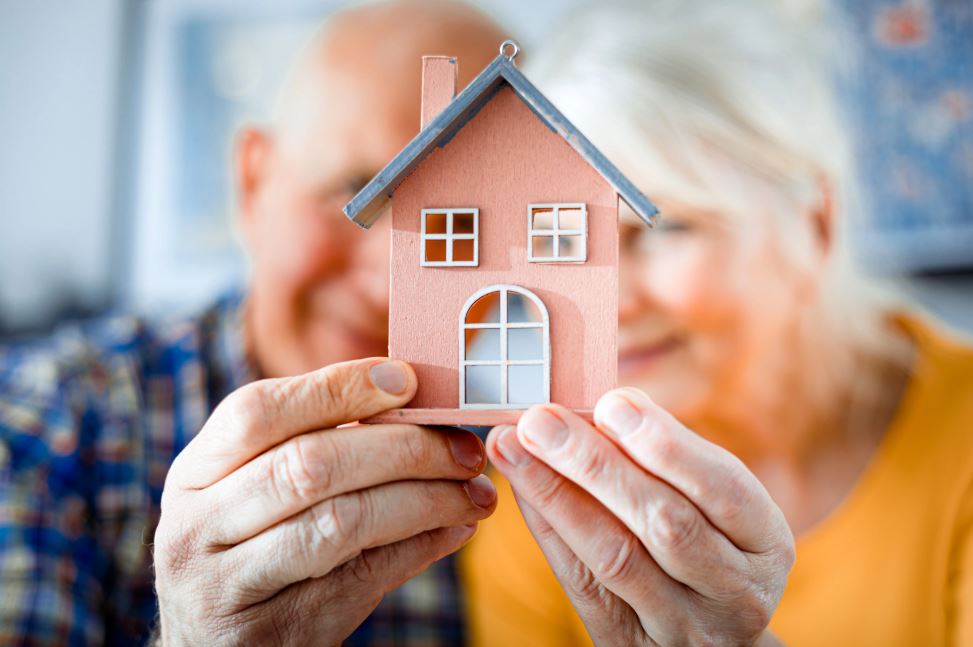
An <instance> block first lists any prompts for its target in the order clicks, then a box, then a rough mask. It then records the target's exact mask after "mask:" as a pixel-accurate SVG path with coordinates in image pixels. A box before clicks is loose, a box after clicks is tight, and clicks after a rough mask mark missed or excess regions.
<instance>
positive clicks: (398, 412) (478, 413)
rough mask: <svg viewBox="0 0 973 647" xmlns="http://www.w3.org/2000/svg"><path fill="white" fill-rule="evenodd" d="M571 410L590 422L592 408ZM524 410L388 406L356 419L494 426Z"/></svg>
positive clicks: (510, 421)
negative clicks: (376, 412)
mask: <svg viewBox="0 0 973 647" xmlns="http://www.w3.org/2000/svg"><path fill="white" fill-rule="evenodd" d="M574 412H575V413H576V414H578V415H579V416H581V417H582V418H584V419H585V420H587V421H588V422H592V421H593V420H594V418H593V414H594V411H593V410H592V409H574ZM523 414H524V409H391V410H389V411H386V412H384V413H380V414H378V415H377V416H372V417H371V418H366V419H365V420H360V421H359V422H361V423H362V424H369V425H371V424H389V423H402V424H410V425H450V426H454V427H458V426H467V427H494V426H496V425H515V424H517V421H518V420H520V416H522V415H523Z"/></svg>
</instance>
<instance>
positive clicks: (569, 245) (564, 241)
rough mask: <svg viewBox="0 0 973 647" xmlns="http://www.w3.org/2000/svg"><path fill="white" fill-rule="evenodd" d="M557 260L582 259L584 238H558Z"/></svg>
mask: <svg viewBox="0 0 973 647" xmlns="http://www.w3.org/2000/svg"><path fill="white" fill-rule="evenodd" d="M557 243H558V250H557V256H558V258H584V255H585V249H584V236H559V237H558V241H557Z"/></svg>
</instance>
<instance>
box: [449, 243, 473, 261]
mask: <svg viewBox="0 0 973 647" xmlns="http://www.w3.org/2000/svg"><path fill="white" fill-rule="evenodd" d="M473 242H474V241H473V240H472V239H464V238H460V239H459V240H455V239H454V240H453V260H454V261H469V262H473Z"/></svg>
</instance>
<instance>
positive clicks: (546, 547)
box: [514, 494, 654, 645]
mask: <svg viewBox="0 0 973 647" xmlns="http://www.w3.org/2000/svg"><path fill="white" fill-rule="evenodd" d="M514 498H515V499H516V500H517V505H518V507H519V508H520V513H521V514H522V515H523V517H524V521H525V522H526V524H527V528H528V529H530V532H531V534H532V535H533V536H534V539H536V540H537V544H538V545H539V546H540V548H541V551H542V552H543V553H544V557H545V558H547V563H548V564H550V566H551V570H553V571H554V575H555V577H557V580H558V582H560V583H561V588H563V589H564V592H565V593H567V595H568V598H569V599H570V600H571V604H573V605H574V608H575V610H576V611H577V612H578V615H579V616H580V617H581V620H582V622H584V626H585V628H586V629H587V630H588V635H589V636H590V637H591V640H592V642H594V643H595V644H596V645H612V644H625V645H638V644H654V643H653V642H652V640H651V638H649V637H648V636H647V635H646V633H645V630H644V629H643V628H642V625H641V623H640V621H639V617H638V614H636V613H635V611H634V610H633V609H632V607H631V606H629V605H628V603H627V602H625V601H624V600H622V599H621V598H619V597H618V596H617V595H615V594H614V593H612V592H611V591H610V590H609V589H607V588H605V586H604V585H603V584H602V583H601V582H600V581H599V580H598V578H597V576H595V574H594V573H593V572H592V571H591V569H590V568H588V566H587V565H586V564H585V563H584V562H583V561H581V560H580V559H579V558H578V556H577V555H575V554H574V552H573V551H572V550H571V548H570V547H569V546H568V545H567V544H566V543H564V540H563V539H561V537H560V535H558V534H557V531H556V530H554V528H552V527H551V525H550V524H549V523H547V520H545V519H544V517H543V516H542V515H541V514H540V513H539V512H537V511H536V510H534V509H533V508H532V507H530V504H529V503H527V501H525V500H524V498H523V497H521V496H520V495H517V494H514ZM638 637H641V640H640V639H639V638H638Z"/></svg>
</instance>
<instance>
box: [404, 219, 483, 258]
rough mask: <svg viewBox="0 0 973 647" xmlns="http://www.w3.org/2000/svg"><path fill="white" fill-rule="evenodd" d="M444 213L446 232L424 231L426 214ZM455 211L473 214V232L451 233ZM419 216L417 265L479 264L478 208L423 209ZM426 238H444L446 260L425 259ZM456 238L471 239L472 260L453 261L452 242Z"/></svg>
mask: <svg viewBox="0 0 973 647" xmlns="http://www.w3.org/2000/svg"><path fill="white" fill-rule="evenodd" d="M443 213H444V214H446V233H445V234H429V233H426V216H428V215H429V214H443ZM457 213H462V214H467V213H472V214H473V233H472V234H454V233H453V215H454V214H457ZM420 218H421V223H422V224H421V227H422V228H421V231H420V239H421V242H420V244H419V265H421V266H422V267H476V266H478V265H479V264H480V210H479V209H477V208H456V209H423V210H422V215H421V216H420ZM427 240H445V241H446V260H445V261H427V260H426V241H427ZM457 240H472V241H473V260H472V261H454V260H453V242H454V241H457Z"/></svg>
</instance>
